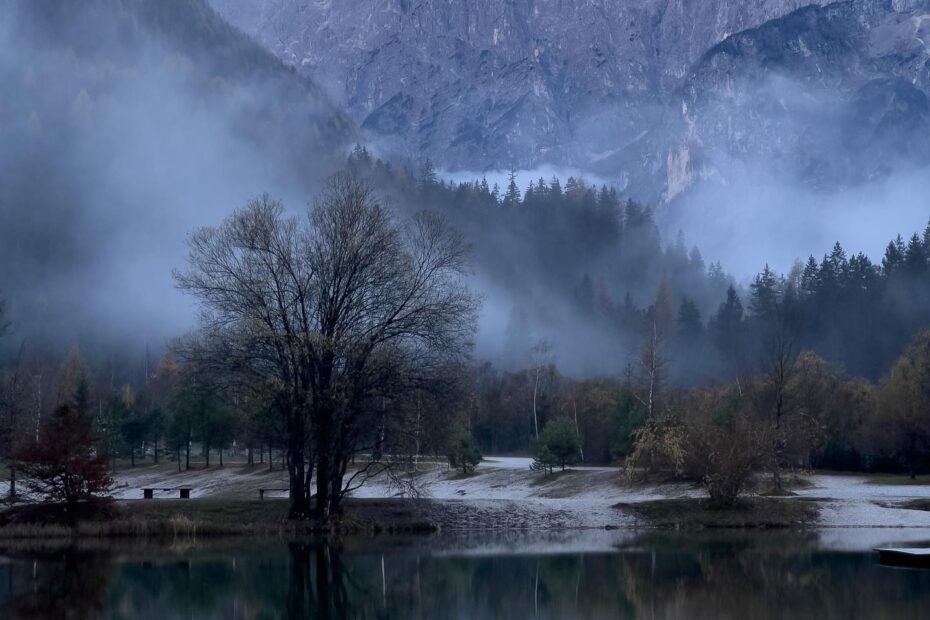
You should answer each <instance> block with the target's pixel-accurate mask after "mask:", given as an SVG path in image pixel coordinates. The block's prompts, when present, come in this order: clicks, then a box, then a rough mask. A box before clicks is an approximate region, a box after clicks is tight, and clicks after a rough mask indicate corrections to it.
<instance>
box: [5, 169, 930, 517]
mask: <svg viewBox="0 0 930 620" xmlns="http://www.w3.org/2000/svg"><path fill="white" fill-rule="evenodd" d="M388 201H393V202H394V203H395V205H396V207H397V208H392V207H389V206H387V203H388ZM416 205H419V206H427V207H435V208H432V209H428V210H415V209H413V207H414V206H416ZM549 213H553V214H556V215H554V216H553V217H554V218H555V219H556V223H555V224H553V223H551V222H548V221H547V220H548V217H547V215H548V214H549ZM472 218H474V219H475V220H476V221H477V222H478V223H479V224H480V226H479V229H480V230H487V231H489V232H488V235H487V236H488V237H490V240H488V239H484V238H483V237H481V236H475V230H474V229H472V230H471V234H470V233H469V232H468V231H469V229H468V227H467V226H464V228H465V230H459V229H458V227H457V226H456V225H455V224H456V223H462V222H466V221H470V220H471V219H472ZM557 230H558V233H557ZM559 235H560V236H559ZM559 238H561V239H563V240H564V239H572V238H574V239H575V240H574V241H570V242H567V243H561V244H560V243H559V242H558V239H559ZM505 239H506V240H509V241H515V242H516V241H519V243H518V246H519V247H518V249H517V250H514V249H513V248H508V247H507V246H506V244H501V243H500V242H501V241H502V240H505ZM585 239H588V240H589V243H588V244H587V249H586V252H581V253H580V257H576V256H575V254H574V250H578V248H579V247H580V244H581V243H582V241H583V240H585ZM469 245H472V246H474V247H473V248H469ZM550 245H551V246H552V251H551V254H552V255H553V256H554V257H555V258H553V256H549V255H548V254H546V248H547V247H548V246H550ZM491 248H494V249H493V251H492V249H491ZM189 250H190V252H189V260H188V263H187V267H186V268H184V269H180V270H178V271H176V272H175V278H176V281H177V284H178V286H179V288H181V289H182V290H183V291H185V292H187V293H189V294H191V295H192V296H193V297H194V298H195V299H196V300H197V301H198V303H199V307H200V314H199V316H200V322H199V327H198V328H197V330H195V331H194V332H192V333H190V334H188V335H186V336H184V337H182V338H179V339H178V340H177V341H176V342H175V343H174V344H173V346H172V347H171V351H170V353H169V354H168V355H165V356H163V357H162V358H161V359H160V361H158V362H150V360H149V357H148V353H146V356H145V360H144V364H142V366H143V369H142V371H141V372H139V373H128V374H127V372H126V369H125V368H123V369H122V371H119V370H118V367H119V366H120V365H119V364H113V363H110V364H99V363H92V364H88V363H87V362H86V361H85V360H84V358H83V356H82V355H81V353H80V351H79V350H78V349H73V350H72V351H71V353H69V354H68V355H67V356H66V358H65V359H64V360H60V361H56V358H55V356H54V354H51V353H48V352H43V351H34V350H32V349H31V348H30V347H28V346H26V343H20V346H19V347H10V346H7V347H6V349H7V350H8V351H12V353H9V354H8V355H6V357H5V358H4V360H5V361H4V364H3V365H2V369H0V375H2V377H0V378H2V382H0V388H2V393H0V405H2V407H3V410H2V424H0V431H2V432H0V439H2V441H0V448H2V457H3V460H4V462H5V463H6V464H7V466H8V468H9V472H10V479H11V482H13V484H11V494H14V493H15V492H16V487H15V480H16V473H17V471H18V468H28V467H29V463H30V462H32V461H35V460H36V459H37V458H38V457H37V456H35V455H39V454H43V452H42V451H41V450H38V449H37V447H41V444H42V443H43V441H45V440H47V442H51V443H54V441H60V439H61V437H62V434H63V433H65V432H66V431H67V432H69V433H73V434H74V435H75V436H79V437H82V438H83V439H82V441H86V442H91V443H92V444H93V445H92V446H90V447H89V448H88V449H87V450H85V451H84V452H83V453H82V455H79V459H78V460H80V459H83V463H84V465H85V466H86V465H87V464H88V463H90V462H91V461H94V462H96V461H95V459H101V458H102V459H103V462H104V463H105V464H106V465H108V466H109V469H112V468H113V467H114V466H115V464H116V463H117V461H118V460H119V461H128V464H129V466H132V465H133V464H134V462H135V460H136V459H137V458H147V457H148V455H151V458H152V459H154V460H158V459H159V458H164V457H165V456H170V457H171V458H172V459H173V460H174V461H176V463H177V466H178V468H179V469H183V468H189V467H191V451H192V450H193V449H195V447H196V448H199V450H200V460H201V462H203V463H204V465H205V466H208V467H209V466H210V465H211V455H212V457H213V458H214V461H213V462H214V463H218V464H220V465H222V464H223V458H224V452H225V451H226V450H228V449H229V448H230V447H231V446H233V445H235V446H236V447H237V448H238V449H239V451H240V452H243V451H244V452H245V453H246V454H247V457H246V458H247V461H248V463H249V464H253V465H254V464H256V462H258V463H261V464H263V463H264V461H265V458H266V455H267V458H268V463H269V466H273V459H274V458H275V457H274V454H275V453H276V454H277V455H278V466H281V467H283V468H285V469H287V472H288V479H289V486H290V491H291V516H292V517H294V518H303V517H306V516H310V515H315V516H316V517H317V518H319V519H321V520H324V521H325V520H328V519H329V518H330V516H331V515H333V514H335V513H338V511H339V509H340V505H341V499H342V498H343V497H344V496H345V495H347V494H348V493H350V492H351V491H352V490H354V489H355V488H357V487H358V486H359V485H361V484H364V482H365V481H366V480H368V479H370V478H371V477H372V476H379V475H381V476H386V477H388V478H390V479H391V480H392V481H393V482H394V483H395V484H397V485H398V486H399V487H401V488H403V489H404V490H405V492H406V491H410V492H414V489H413V485H412V480H413V478H414V476H411V475H410V473H411V471H415V469H416V468H417V466H418V465H417V464H418V459H420V458H421V457H423V456H424V455H442V456H446V457H448V458H449V460H450V463H451V464H452V465H453V466H455V467H458V468H461V469H462V471H463V472H464V473H468V472H469V471H470V470H471V469H472V468H473V467H474V466H475V464H476V463H477V462H478V461H480V458H481V454H482V453H523V454H534V455H535V456H536V461H537V464H538V466H539V468H540V469H544V470H546V471H551V470H552V469H553V468H554V467H564V466H565V465H566V464H569V463H571V462H575V461H584V462H588V463H615V464H618V465H621V466H623V467H624V468H625V469H626V470H627V471H628V472H632V474H636V475H641V474H643V473H644V472H663V474H664V475H674V476H685V477H691V478H692V479H695V480H700V481H702V482H704V483H705V484H707V485H709V486H710V485H713V489H714V490H713V491H712V494H718V495H721V496H724V497H726V496H728V495H735V494H738V493H739V492H740V491H741V490H742V489H743V488H744V485H745V484H746V483H747V481H748V480H749V479H750V477H751V476H752V475H754V474H757V473H759V472H760V471H766V472H768V473H770V474H771V475H772V484H773V485H774V486H776V487H778V486H781V484H782V473H783V472H786V471H790V470H792V469H795V468H831V469H844V470H859V471H880V470H886V471H906V472H908V473H911V474H912V475H913V474H916V473H918V472H920V471H923V470H924V469H925V468H926V467H927V465H928V455H930V425H928V424H927V423H925V422H924V419H923V418H924V417H926V415H925V411H927V405H928V404H930V403H928V402H925V401H926V399H927V396H926V394H928V393H930V388H927V387H926V385H925V384H926V383H927V379H926V377H927V376H930V370H928V368H930V355H928V354H927V353H926V351H925V349H926V348H927V344H926V341H927V340H928V338H927V336H926V334H925V333H924V332H921V331H920V330H921V329H925V328H926V327H928V325H926V319H925V318H924V317H926V316H930V314H927V313H926V312H924V311H923V309H924V306H923V304H925V303H928V302H927V301H926V300H927V297H928V295H927V288H928V287H927V284H928V281H927V280H928V271H930V268H928V256H930V230H928V232H927V233H925V234H924V236H923V237H920V236H918V235H914V236H912V237H911V239H910V240H909V241H908V242H904V241H903V240H902V239H901V238H900V237H899V238H897V239H896V240H894V241H892V242H891V243H890V244H889V246H888V249H887V251H886V253H885V257H884V259H883V260H882V262H881V264H880V265H873V264H872V263H871V261H869V259H868V258H867V257H865V256H864V255H862V254H857V255H854V256H853V257H851V258H848V257H847V255H846V253H845V251H844V250H843V248H842V247H841V246H840V245H839V244H837V245H836V246H835V247H834V248H833V250H832V251H831V252H830V253H828V254H826V255H825V256H824V258H823V260H821V261H817V260H815V259H810V260H809V261H808V262H807V263H806V264H802V263H799V264H797V265H795V266H794V267H793V268H792V269H791V270H790V271H789V273H787V274H784V275H781V274H777V273H776V272H774V271H773V270H772V269H770V268H768V267H766V268H765V269H764V270H763V271H762V272H761V273H760V274H759V275H758V276H757V277H756V278H754V279H753V281H752V282H751V284H750V285H749V286H748V287H747V288H745V289H744V288H741V287H739V286H737V285H735V284H734V283H733V280H732V278H730V277H729V276H727V275H726V274H725V273H724V272H723V269H722V267H720V266H719V265H717V264H712V265H710V266H707V265H705V264H704V262H703V259H702V258H701V255H700V252H699V251H697V250H696V249H694V250H692V251H690V252H689V251H686V250H685V246H684V242H683V240H682V239H680V238H679V239H678V240H677V241H676V242H675V243H673V244H670V245H668V246H662V244H661V242H660V239H659V235H658V231H657V228H656V225H655V223H654V221H653V219H652V216H651V214H650V213H649V210H648V209H645V208H642V207H640V206H639V205H636V204H635V203H630V202H626V203H624V202H622V201H621V200H620V199H619V197H618V195H617V193H616V192H615V191H614V190H612V189H608V188H601V189H600V190H597V189H595V188H592V187H589V186H587V185H586V184H584V183H583V182H581V181H577V180H574V179H571V180H569V182H567V183H566V186H565V188H564V189H563V188H562V185H561V183H560V182H559V181H558V180H557V179H556V180H552V181H549V182H547V181H545V180H540V181H539V182H534V183H533V184H532V185H531V187H530V188H528V189H527V190H526V191H525V192H522V193H521V192H520V191H519V189H518V188H516V183H515V181H514V180H513V179H511V184H510V187H508V188H507V190H506V191H505V192H503V193H501V192H500V191H499V190H497V191H495V189H493V188H488V187H487V184H486V183H483V182H480V181H479V182H475V183H463V184H458V185H449V184H446V183H444V182H442V181H439V180H437V179H436V176H435V172H434V171H432V169H431V167H430V166H429V165H425V166H424V168H423V169H422V170H421V171H420V173H419V176H417V175H414V174H412V173H410V172H409V171H407V170H406V169H395V168H392V167H391V166H390V165H389V164H386V163H384V162H380V161H378V160H374V159H372V158H370V156H368V155H367V153H365V152H364V150H357V151H356V153H355V154H353V156H352V158H351V159H350V165H349V171H348V172H345V173H341V174H338V175H335V176H334V177H332V178H331V179H330V181H329V182H328V184H327V185H326V187H325V189H324V190H323V191H322V192H321V194H320V195H319V196H318V198H317V200H316V202H315V203H314V204H313V205H312V206H311V207H310V208H309V209H308V211H307V212H306V213H305V214H303V215H302V216H301V217H294V216H291V215H289V214H288V213H287V212H286V211H285V209H284V207H283V205H281V204H280V203H278V202H276V201H275V200H273V199H271V198H270V197H268V196H262V197H260V198H258V199H256V200H253V201H250V202H249V203H248V204H247V205H246V206H245V207H244V208H242V209H239V210H238V211H236V212H235V213H234V214H233V215H231V216H230V217H229V218H227V219H226V220H225V221H223V222H222V223H221V224H219V225H218V226H215V227H208V228H204V229H202V230H199V231H196V232H195V233H194V234H193V235H192V236H191V237H190V239H189ZM511 251H513V252H515V253H514V254H513V255H512V258H513V261H510V262H509V263H508V262H507V261H504V264H498V262H499V261H500V260H502V259H503V258H504V254H506V253H507V252H511ZM493 252H497V254H496V255H495V254H493ZM534 252H536V254H534ZM502 253H504V254H502ZM472 256H473V257H474V262H471V257H472ZM521 261H522V263H523V265H524V266H525V265H532V264H536V263H539V264H540V265H542V270H541V272H539V273H537V274H536V275H540V273H541V274H543V275H545V276H546V277H545V278H544V281H545V283H547V286H551V287H552V289H553V290H554V291H556V293H554V295H555V294H557V292H558V291H559V290H561V291H562V292H563V293H564V298H565V299H566V300H568V301H569V302H570V303H571V304H572V307H573V308H574V309H575V310H576V311H577V312H578V313H579V316H581V317H583V320H584V322H585V323H587V324H589V327H590V328H591V329H593V331H594V333H596V334H597V335H598V336H599V340H600V341H601V342H604V343H608V344H607V345H606V346H605V347H604V348H603V349H601V351H602V352H606V353H608V354H610V355H613V356H614V357H615V358H616V359H614V361H613V362H612V364H611V365H605V366H604V367H602V368H600V370H599V371H598V372H592V373H590V374H589V377H588V378H579V375H578V373H576V372H573V371H574V370H575V367H574V366H573V365H571V364H569V367H570V368H569V370H563V368H564V366H563V365H562V360H563V359H564V357H563V356H566V352H565V350H564V347H563V345H564V342H558V341H556V342H549V341H547V340H546V339H544V338H539V339H535V336H536V335H537V334H530V333H524V334H522V335H521V334H516V333H514V331H515V329H516V327H515V328H514V330H510V331H509V333H508V335H507V339H506V340H507V342H506V346H507V348H508V350H509V353H510V354H511V357H510V359H509V360H503V361H502V363H498V364H493V363H491V362H480V361H479V362H476V361H474V360H473V359H472V358H471V356H470V352H471V343H472V341H473V337H474V334H475V321H476V314H477V311H478V307H479V299H478V297H477V296H476V295H475V294H474V293H473V292H472V291H471V290H470V289H469V287H468V286H467V285H466V280H465V277H466V276H467V274H468V272H469V266H470V265H471V264H477V265H479V266H480V265H482V264H489V263H494V264H495V265H496V266H495V269H497V270H498V271H497V272H495V273H496V275H495V277H497V275H499V276H500V277H501V281H502V282H506V281H508V278H510V277H511V276H513V275H514V274H511V275H507V273H506V272H507V270H508V269H515V270H516V271H520V270H521V269H522V267H521ZM634 265H635V266H636V268H635V269H634ZM595 268H597V269H600V270H602V271H600V272H598V271H595ZM612 270H615V271H612ZM592 274H593V275H592ZM601 274H609V277H603V276H602V275H601ZM518 279H519V278H518ZM611 282H612V283H613V284H610V283H611ZM650 286H651V287H652V288H651V293H649V294H648V296H647V295H646V293H645V292H644V291H645V290H647V288H649V287H650ZM618 287H620V288H619V289H618ZM618 290H625V291H626V292H625V293H624V295H623V297H622V298H623V302H622V303H616V302H615V301H614V299H615V296H616V294H617V291H618ZM634 291H635V295H634ZM744 300H745V302H744ZM537 306H538V307H536V308H535V309H534V310H533V313H535V316H536V317H537V318H538V317H539V316H541V315H544V314H546V313H547V312H548V310H547V309H546V308H545V307H542V306H545V303H540V304H537ZM708 307H709V308H710V310H707V309H706V308H708ZM2 310H3V306H2V305H0V334H2V333H4V332H6V333H7V336H9V331H10V330H9V323H8V322H6V321H4V320H3V312H2ZM705 317H707V318H705ZM567 320H569V321H570V320H571V319H567ZM526 322H530V323H532V321H524V320H522V319H521V320H517V321H515V325H516V324H519V323H526ZM863 325H865V328H864V329H863V327H862V326H863ZM854 332H855V333H854ZM5 341H6V343H8V344H9V343H10V342H11V341H12V339H11V338H9V337H7V338H5ZM909 341H910V345H908V342H909ZM569 357H570V356H569ZM92 366H93V367H94V369H93V370H91V367H92ZM123 366H125V365H123ZM129 375H132V378H130V379H127V380H120V379H117V377H118V376H119V377H124V378H125V377H127V376H129ZM54 420H58V424H57V426H56V425H55V424H53V422H52V421H54ZM62 421H65V422H67V424H64V423H63V422H62ZM69 425H70V426H69ZM56 428H57V429H58V430H56ZM85 431H86V432H85ZM49 433H50V434H49ZM55 433H58V434H57V435H56V434H55ZM57 445H61V444H60V443H59V444H57ZM723 448H727V449H726V450H724V449H723ZM256 452H257V453H258V454H257V457H256ZM30 453H31V454H32V455H33V456H31V457H30V456H29V454H30ZM44 454H46V455H47V452H45V453H44ZM721 455H726V459H723V460H722V461H720V462H718V461H716V460H715V459H718V458H722V457H721ZM98 465H99V464H98ZM98 465H94V468H95V471H97V470H99V469H100V468H99V466H98ZM65 466H67V464H65V465H62V467H65ZM714 468H716V469H714ZM32 471H33V472H34V471H35V470H34V469H33V470H32ZM66 473H67V472H66ZM100 475H101V476H102V475H103V474H100Z"/></svg>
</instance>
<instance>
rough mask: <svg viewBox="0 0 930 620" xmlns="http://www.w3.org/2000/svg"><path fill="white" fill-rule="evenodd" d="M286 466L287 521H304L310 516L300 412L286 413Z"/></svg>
mask: <svg viewBox="0 0 930 620" xmlns="http://www.w3.org/2000/svg"><path fill="white" fill-rule="evenodd" d="M287 422H288V434H287V435H288V440H287V456H286V458H283V459H282V460H283V461H285V462H286V464H287V473H288V483H289V484H288V487H289V490H290V494H291V500H290V506H289V508H288V515H287V516H288V518H289V519H305V518H307V517H309V516H310V500H309V499H308V497H307V478H306V475H307V472H306V463H305V460H304V451H305V449H306V427H305V419H304V415H303V412H302V411H294V410H291V411H289V412H288V417H287Z"/></svg>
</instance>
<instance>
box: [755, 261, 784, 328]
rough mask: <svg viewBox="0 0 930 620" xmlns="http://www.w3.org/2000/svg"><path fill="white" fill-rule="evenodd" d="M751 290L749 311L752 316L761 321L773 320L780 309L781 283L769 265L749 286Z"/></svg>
mask: <svg viewBox="0 0 930 620" xmlns="http://www.w3.org/2000/svg"><path fill="white" fill-rule="evenodd" d="M749 289H750V291H751V295H750V298H749V311H750V312H751V313H752V315H753V316H754V317H757V318H760V319H771V318H773V317H774V316H775V315H776V312H777V308H778V295H779V281H778V276H776V275H775V272H774V271H773V270H772V269H771V268H770V267H769V266H768V264H766V265H765V268H764V269H763V270H762V273H760V274H759V275H757V276H756V278H755V279H754V280H753V282H752V284H750V285H749Z"/></svg>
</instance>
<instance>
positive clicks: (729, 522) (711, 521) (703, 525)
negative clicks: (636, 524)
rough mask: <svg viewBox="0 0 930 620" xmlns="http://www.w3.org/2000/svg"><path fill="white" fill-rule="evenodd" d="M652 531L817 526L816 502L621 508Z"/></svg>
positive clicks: (683, 502)
mask: <svg viewBox="0 0 930 620" xmlns="http://www.w3.org/2000/svg"><path fill="white" fill-rule="evenodd" d="M616 507H617V508H620V509H622V510H625V511H627V512H630V513H631V514H633V515H634V516H636V517H637V518H638V519H640V520H641V521H643V522H644V523H645V524H647V525H649V526H651V527H660V528H669V529H710V528H758V529H770V528H792V527H807V526H812V525H816V522H817V517H818V514H819V509H818V507H817V504H816V502H812V501H801V500H799V499H792V498H783V497H779V498H775V497H747V498H743V499H740V500H738V501H737V502H736V504H734V505H733V506H732V507H731V508H715V507H713V506H712V505H711V503H710V502H709V501H708V500H706V499H699V498H680V499H661V500H654V501H648V502H638V503H632V504H617V505H616Z"/></svg>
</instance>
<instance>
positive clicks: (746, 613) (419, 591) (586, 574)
mask: <svg viewBox="0 0 930 620" xmlns="http://www.w3.org/2000/svg"><path fill="white" fill-rule="evenodd" d="M928 540H930V532H925V531H913V530H911V531H908V530H863V531H859V530H845V531H834V532H824V533H817V532H806V533H785V532H777V533H765V532H756V533H752V532H748V533H747V532H732V531H730V532H716V533H711V534H671V533H656V532H652V533H645V534H643V533H640V534H636V533H631V532H589V533H563V534H528V533H527V534H520V535H509V536H504V535H496V536H493V537H489V536H488V535H487V534H484V535H477V534H476V535H473V536H471V537H470V538H463V537H456V538H449V537H431V538H420V539H405V540H401V539H389V538H384V539H378V540H375V541H370V540H369V541H359V540H356V541H346V542H343V543H341V544H339V545H334V544H322V543H315V542H306V541H305V542H290V543H289V542H283V541H277V540H275V541H249V542H241V541H240V542H235V543H223V544H220V543H211V544H206V545H200V544H191V543H175V544H173V545H169V546H161V547H149V548H142V547H139V546H120V547H118V548H117V547H109V548H108V547H95V548H87V547H77V546H72V547H65V548H61V549H57V550H49V551H36V550H24V549H22V548H20V549H15V548H7V549H3V550H2V551H0V553H2V555H0V617H2V618H24V619H26V618H28V619H30V620H38V619H43V618H56V619H58V618H120V619H121V618H143V619H162V620H171V619H176V618H177V619H181V618H184V619H206V618H211V619H212V618H223V619H233V620H237V619H242V620H246V619H273V618H424V619H427V618H428V619H438V618H567V619H571V618H649V619H660V618H675V619H678V618H681V619H685V618H688V619H702V618H754V619H767V618H786V619H787V618H792V619H794V618H888V619H895V620H902V619H909V618H928V617H930V571H927V570H902V569H894V568H887V567H883V566H880V565H879V564H878V563H877V558H876V554H875V553H874V552H873V551H871V547H872V546H875V545H879V544H908V545H918V544H921V543H924V542H926V541H928Z"/></svg>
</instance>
